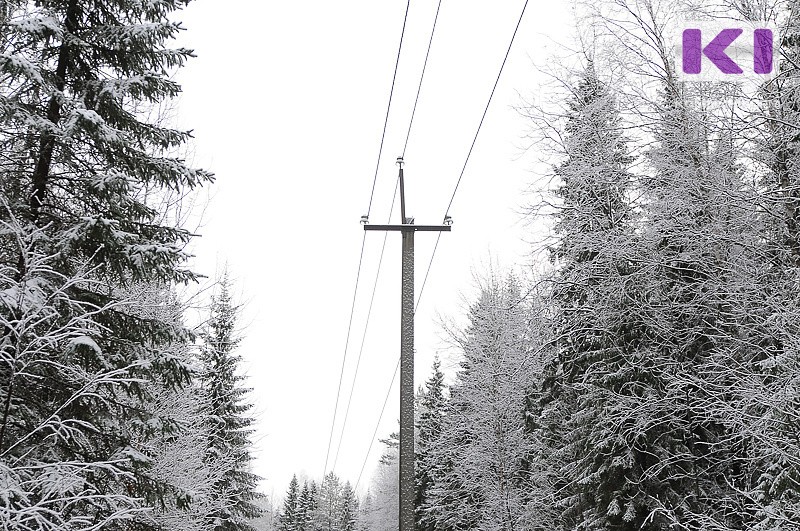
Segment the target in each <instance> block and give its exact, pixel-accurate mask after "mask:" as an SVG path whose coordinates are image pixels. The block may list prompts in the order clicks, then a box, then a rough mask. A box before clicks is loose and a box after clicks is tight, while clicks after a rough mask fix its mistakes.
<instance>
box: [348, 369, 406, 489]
mask: <svg viewBox="0 0 800 531" xmlns="http://www.w3.org/2000/svg"><path fill="white" fill-rule="evenodd" d="M399 368H400V356H398V357H397V365H395V367H394V372H393V373H392V381H391V382H390V383H389V390H388V391H387V392H386V398H384V399H383V407H382V408H381V414H380V416H379V417H378V422H377V424H375V431H374V432H373V433H372V439H370V441H369V448H367V456H366V457H365V458H364V462H363V463H362V464H361V471H360V472H359V473H358V479H357V480H356V486H355V487H353V491H355V490H356V489H358V484H359V483H360V482H361V475H362V474H363V473H364V467H366V466H367V461H368V460H369V453H370V452H371V451H372V444H373V443H374V442H375V437H376V436H377V435H378V429H379V428H380V426H381V420H382V419H383V412H384V411H386V403H387V402H388V401H389V396H390V395H391V394H392V387H393V386H394V381H395V379H397V369H399Z"/></svg>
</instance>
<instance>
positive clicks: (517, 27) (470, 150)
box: [444, 0, 528, 218]
mask: <svg viewBox="0 0 800 531" xmlns="http://www.w3.org/2000/svg"><path fill="white" fill-rule="evenodd" d="M527 7H528V0H525V4H523V6H522V12H521V13H520V14H519V20H517V25H516V27H515V28H514V33H513V34H512V35H511V41H510V42H509V43H508V48H507V49H506V55H505V56H504V57H503V63H502V64H501V65H500V71H499V72H497V78H496V79H495V80H494V86H493V87H492V92H491V94H489V100H488V101H487V102H486V107H485V108H484V109H483V115H482V116H481V121H480V122H479V123H478V129H477V130H476V131H475V136H474V137H473V139H472V144H471V145H470V146H469V151H468V152H467V158H466V159H465V160H464V166H463V167H462V168H461V174H460V175H459V176H458V181H456V186H455V188H454V189H453V195H452V196H451V197H450V202H449V203H448V204H447V210H445V212H444V217H445V218H446V217H447V215H448V214H449V213H450V207H451V206H453V199H455V197H456V192H458V186H459V185H460V184H461V179H462V178H463V177H464V172H465V171H466V169H467V163H469V158H470V156H471V155H472V150H473V148H475V142H477V140H478V135H479V134H480V132H481V127H483V120H484V119H485V118H486V113H487V112H488V111H489V105H490V104H491V103H492V98H493V97H494V91H495V90H496V89H497V84H498V83H499V82H500V76H501V75H502V73H503V68H505V66H506V60H508V54H509V53H511V46H512V45H513V44H514V38H515V37H516V36H517V30H519V25H520V23H521V22H522V17H523V16H524V15H525V9H526V8H527Z"/></svg>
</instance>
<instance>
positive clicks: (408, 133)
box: [333, 0, 442, 468]
mask: <svg viewBox="0 0 800 531" xmlns="http://www.w3.org/2000/svg"><path fill="white" fill-rule="evenodd" d="M409 3H410V2H409ZM441 7H442V0H439V3H438V5H437V6H436V14H435V16H434V17H433V25H432V27H431V35H430V38H429V39H428V48H427V50H426V51H425V60H424V61H423V64H422V72H421V74H420V77H419V84H418V85H417V94H416V96H415V97H414V106H413V108H412V109H411V118H410V119H409V121H408V130H407V131H406V140H405V143H404V144H403V152H402V153H403V155H402V156H401V158H404V157H405V153H406V148H408V140H409V138H410V137H411V128H412V126H413V124H414V116H415V115H416V113H417V104H418V103H419V95H420V93H421V92H422V82H423V80H424V79H425V71H426V69H427V67H428V58H429V57H430V54H431V47H432V44H433V36H434V34H435V33H436V23H437V22H438V20H439V11H440V10H441ZM407 13H408V7H407V8H406V14H407ZM401 45H402V40H401ZM398 60H399V53H398ZM396 72H397V65H395V74H396ZM392 83H393V85H394V82H392ZM390 105H391V96H390ZM387 118H388V109H387ZM385 127H386V126H385V124H384V133H385ZM382 144H383V141H382V140H381V147H382ZM379 157H380V155H379ZM376 175H377V168H376ZM373 187H374V184H373ZM373 191H374V188H373ZM394 193H395V195H394V196H392V206H391V208H390V209H389V220H388V221H387V223H391V217H392V212H393V211H394V203H395V199H396V195H397V184H395V191H394ZM388 236H389V235H388V233H387V234H384V236H383V246H382V247H381V255H380V259H379V260H378V272H377V274H376V275H375V285H374V286H373V289H372V297H371V298H370V303H369V310H368V311H367V322H366V325H365V326H364V336H363V337H362V339H361V348H360V350H359V353H358V361H357V362H356V369H355V375H354V376H353V386H352V387H351V388H350V397H349V398H348V400H347V408H346V410H345V416H344V422H343V424H342V431H341V434H340V435H339V445H338V446H337V449H336V457H335V458H334V460H333V468H336V463H337V461H338V460H339V451H340V450H341V445H342V439H343V437H344V429H345V425H346V424H347V417H348V413H349V411H350V402H351V400H352V398H353V388H354V387H355V382H356V377H357V376H358V368H359V364H360V361H361V354H362V352H363V350H364V338H365V337H366V335H367V327H368V326H369V317H370V313H371V311H372V302H373V300H374V298H375V288H376V287H377V284H378V275H380V271H381V263H382V262H383V253H384V250H385V249H386V239H387V237H388ZM440 237H441V234H439V235H438V236H437V238H436V245H439V238H440ZM428 272H430V264H429V265H428ZM427 279H428V274H427V273H426V274H425V280H426V281H427ZM424 289H425V282H424V281H423V283H422V290H424ZM422 290H420V294H421V293H422ZM392 381H394V380H392Z"/></svg>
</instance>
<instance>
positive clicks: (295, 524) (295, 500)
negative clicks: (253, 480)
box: [278, 475, 308, 531]
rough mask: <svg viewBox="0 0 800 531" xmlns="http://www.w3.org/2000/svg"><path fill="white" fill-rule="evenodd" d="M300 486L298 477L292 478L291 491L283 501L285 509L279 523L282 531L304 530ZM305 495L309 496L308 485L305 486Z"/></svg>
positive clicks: (287, 492) (282, 510)
mask: <svg viewBox="0 0 800 531" xmlns="http://www.w3.org/2000/svg"><path fill="white" fill-rule="evenodd" d="M298 485H299V483H298V481H297V476H296V475H294V476H292V481H290V482H289V490H287V491H286V497H285V498H284V499H283V509H281V516H280V520H279V523H278V529H279V530H280V531H298V530H299V529H302V527H301V525H302V524H301V523H300V507H299V501H300V499H299V495H300V493H299V491H298ZM303 494H304V495H306V496H308V484H305V485H303Z"/></svg>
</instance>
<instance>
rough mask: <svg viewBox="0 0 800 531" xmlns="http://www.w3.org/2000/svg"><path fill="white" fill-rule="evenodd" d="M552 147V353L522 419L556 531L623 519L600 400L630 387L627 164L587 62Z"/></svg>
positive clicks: (617, 460)
mask: <svg viewBox="0 0 800 531" xmlns="http://www.w3.org/2000/svg"><path fill="white" fill-rule="evenodd" d="M561 149H562V150H563V153H564V155H565V156H566V160H565V161H564V162H563V163H562V164H561V165H560V166H558V167H557V168H556V172H555V173H556V175H557V176H558V177H559V178H560V179H561V183H560V187H559V188H558V190H557V195H558V197H559V198H560V199H561V205H560V208H559V210H558V212H557V214H556V225H555V229H556V233H557V235H558V242H557V245H556V246H555V247H554V248H553V251H552V255H551V256H552V259H553V261H554V262H555V264H556V267H557V270H556V278H555V287H554V288H553V297H554V300H555V304H556V316H555V330H556V334H557V340H556V345H557V353H556V356H555V357H554V358H552V359H551V360H550V362H549V363H548V364H547V366H546V368H545V375H544V380H543V382H542V388H541V391H540V392H538V393H537V396H538V400H536V401H534V402H529V403H528V404H529V409H528V414H529V419H534V420H533V424H534V425H535V426H536V429H535V433H536V436H537V437H539V438H541V439H542V440H543V441H544V442H545V443H546V444H547V445H548V446H549V447H550V453H551V454H552V455H553V456H555V460H554V462H553V463H552V467H551V470H550V475H551V476H553V478H552V479H551V481H552V486H551V488H552V490H553V492H555V493H556V495H555V497H554V499H553V504H555V505H556V506H557V507H559V508H560V509H561V512H562V514H561V515H560V516H558V517H557V520H558V521H561V522H563V524H562V525H564V528H565V529H566V528H570V526H577V525H581V526H582V527H581V529H599V528H603V526H604V525H611V524H612V522H614V523H613V525H620V521H621V520H623V519H624V518H626V517H627V516H628V515H624V511H625V510H626V506H625V501H624V500H627V499H629V498H630V496H631V494H630V492H628V491H629V490H630V485H628V484H626V483H627V481H629V480H630V478H627V471H626V469H627V468H628V467H630V466H632V463H631V460H630V458H629V457H630V456H629V455H628V453H627V449H626V447H625V445H624V444H622V442H621V441H620V440H619V437H617V436H614V435H613V434H612V433H609V432H608V431H607V430H608V428H609V422H610V419H608V418H606V417H605V415H604V412H605V411H607V407H608V406H607V404H608V396H607V393H608V392H613V391H616V390H618V389H620V388H621V387H622V386H624V385H625V384H626V382H628V381H635V379H636V377H635V376H634V375H632V374H631V373H630V372H629V371H628V367H630V365H629V361H630V360H629V359H626V356H627V354H628V352H627V351H630V350H631V349H632V347H633V346H634V344H635V336H636V334H637V332H636V325H635V320H636V319H635V316H633V315H631V313H632V310H633V309H632V308H630V306H629V305H628V304H626V298H627V296H628V295H627V294H626V291H628V290H629V289H630V286H629V280H626V276H627V275H629V274H630V272H631V271H630V269H631V258H632V256H631V247H632V239H633V237H634V231H633V228H632V220H631V217H632V214H631V210H632V209H631V205H630V203H629V201H630V199H629V194H630V189H631V185H632V177H631V175H630V174H629V173H628V170H627V167H628V166H629V165H630V164H631V162H632V160H633V159H632V157H631V156H630V155H629V153H628V152H627V148H626V143H625V139H624V138H623V136H622V134H621V133H620V118H619V113H618V110H617V108H616V103H615V100H614V98H613V95H612V94H611V92H610V90H609V89H608V87H607V86H606V85H605V84H604V83H603V82H602V81H601V80H600V79H599V78H598V75H597V72H596V71H595V68H594V65H593V63H592V62H589V64H588V66H587V68H586V70H585V71H584V73H583V75H582V77H581V79H580V82H579V83H578V84H577V86H576V88H575V89H574V91H573V98H572V100H571V101H570V102H569V104H568V113H567V117H566V124H565V135H564V142H563V145H562V146H561ZM621 511H622V512H621ZM606 519H608V520H606ZM600 521H608V522H609V523H608V524H604V523H600ZM551 525H555V521H553V522H551ZM630 525H634V524H633V523H631V524H630ZM615 529H616V527H615ZM620 529H622V528H620Z"/></svg>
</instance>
